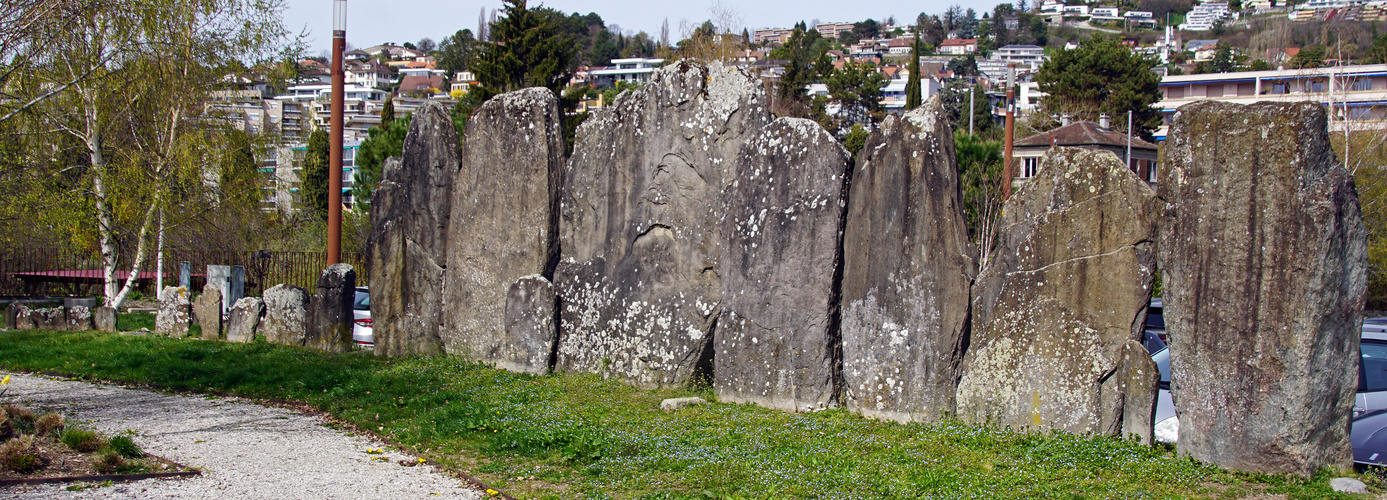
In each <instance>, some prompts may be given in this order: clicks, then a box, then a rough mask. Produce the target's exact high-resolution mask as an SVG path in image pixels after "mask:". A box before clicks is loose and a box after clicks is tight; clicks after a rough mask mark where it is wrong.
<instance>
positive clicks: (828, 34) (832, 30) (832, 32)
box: [814, 23, 852, 39]
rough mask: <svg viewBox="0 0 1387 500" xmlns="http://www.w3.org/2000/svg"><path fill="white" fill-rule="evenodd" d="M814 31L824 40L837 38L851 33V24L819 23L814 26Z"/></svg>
mask: <svg viewBox="0 0 1387 500" xmlns="http://www.w3.org/2000/svg"><path fill="white" fill-rule="evenodd" d="M814 31H818V32H819V35H820V36H823V37H824V38H829V39H834V38H838V36H839V35H842V34H843V33H848V32H851V31H852V23H819V24H815V25H814Z"/></svg>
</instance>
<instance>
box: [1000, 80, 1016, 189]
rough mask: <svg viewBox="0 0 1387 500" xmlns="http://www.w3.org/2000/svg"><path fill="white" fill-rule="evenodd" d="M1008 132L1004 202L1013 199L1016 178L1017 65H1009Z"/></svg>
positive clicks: (1003, 168) (1003, 171) (1004, 159)
mask: <svg viewBox="0 0 1387 500" xmlns="http://www.w3.org/2000/svg"><path fill="white" fill-rule="evenodd" d="M1006 102H1007V131H1006V151H1005V154H1003V155H1002V156H1003V157H1002V162H1003V163H1002V201H1003V202H1005V201H1006V200H1007V199H1008V198H1011V179H1012V178H1014V177H1016V166H1015V165H1012V162H1011V160H1012V158H1011V144H1012V143H1013V142H1015V141H1014V139H1015V135H1014V134H1015V133H1016V63H1010V64H1007V101H1006Z"/></svg>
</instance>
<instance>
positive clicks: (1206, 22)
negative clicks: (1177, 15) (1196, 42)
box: [1180, 0, 1233, 31]
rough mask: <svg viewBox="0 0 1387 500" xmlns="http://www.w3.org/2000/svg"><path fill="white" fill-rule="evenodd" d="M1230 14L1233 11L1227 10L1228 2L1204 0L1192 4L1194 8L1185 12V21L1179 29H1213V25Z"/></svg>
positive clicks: (1230, 15) (1231, 14)
mask: <svg viewBox="0 0 1387 500" xmlns="http://www.w3.org/2000/svg"><path fill="white" fill-rule="evenodd" d="M1232 16H1233V12H1232V11H1230V10H1228V2H1226V1H1220V2H1216V1H1212V0H1206V1H1205V2H1202V3H1200V4H1199V5H1196V6H1194V9H1192V10H1190V11H1189V12H1188V13H1186V14H1185V22H1183V23H1181V24H1180V29H1181V30H1185V31H1209V30H1212V29H1214V25H1216V24H1218V23H1220V22H1222V21H1224V20H1227V19H1229V18H1231V17H1232Z"/></svg>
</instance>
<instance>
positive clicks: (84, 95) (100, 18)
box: [0, 0, 293, 307]
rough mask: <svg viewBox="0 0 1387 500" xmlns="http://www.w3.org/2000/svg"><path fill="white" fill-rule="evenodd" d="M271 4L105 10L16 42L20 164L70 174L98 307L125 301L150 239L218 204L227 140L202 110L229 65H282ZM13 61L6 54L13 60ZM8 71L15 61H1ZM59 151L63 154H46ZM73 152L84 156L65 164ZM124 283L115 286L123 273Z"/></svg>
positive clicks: (171, 2) (128, 2)
mask: <svg viewBox="0 0 1387 500" xmlns="http://www.w3.org/2000/svg"><path fill="white" fill-rule="evenodd" d="M282 10H283V4H282V3H281V2H280V1H279V0H124V1H122V2H119V3H116V2H111V3H106V2H102V3H99V4H96V6H95V7H93V8H91V9H89V10H85V11H82V12H80V13H79V14H76V15H73V16H71V17H70V18H68V19H66V22H65V23H64V24H63V25H62V26H60V27H55V28H53V29H47V30H39V31H38V32H37V33H33V34H30V35H26V36H28V38H24V39H23V42H22V43H20V44H19V45H18V47H22V50H23V51H24V53H23V61H24V62H23V65H22V66H20V67H16V66H7V67H6V69H7V70H10V71H12V72H10V73H9V74H8V76H7V78H8V81H6V82H5V83H6V85H5V88H6V89H7V90H6V91H7V92H9V93H10V94H11V97H12V98H14V99H15V101H12V102H33V103H35V104H33V105H31V106H29V107H28V108H25V109H22V110H17V111H20V112H21V114H17V115H15V117H20V116H22V120H23V121H24V122H25V123H23V124H22V125H20V128H21V130H20V133H22V134H31V135H29V136H27V138H26V140H30V141H31V142H30V144H31V145H32V146H33V147H32V148H30V149H28V150H27V151H26V152H25V153H24V154H25V156H26V161H29V162H30V163H31V164H33V165H37V166H42V168H52V169H53V170H54V172H62V173H63V175H68V176H72V178H73V179H74V182H73V183H72V185H71V186H70V190H68V191H63V192H55V193H52V194H53V195H54V196H55V197H68V196H71V197H75V198H76V199H75V203H73V204H72V205H70V206H69V207H70V208H72V209H73V210H76V211H78V212H77V213H74V214H73V215H72V217H70V218H68V219H67V220H66V221H65V223H66V224H71V226H69V227H67V228H55V229H57V230H60V231H61V230H67V231H71V232H72V233H74V234H80V233H91V234H92V235H93V237H92V239H93V240H95V244H94V245H93V246H95V247H96V248H97V250H98V251H99V253H100V260H101V263H102V271H103V273H104V276H105V286H104V287H103V295H104V297H105V302H106V305H108V306H111V307H119V306H120V305H121V304H122V303H123V302H124V301H125V298H126V297H127V296H128V295H129V293H130V291H131V290H133V288H134V286H135V284H136V282H137V280H136V279H135V278H136V277H137V276H138V273H139V271H141V269H140V267H141V263H142V262H143V261H144V257H145V256H146V255H147V254H149V253H150V244H151V240H153V235H155V234H158V233H160V232H162V230H163V225H164V221H170V223H172V224H178V223H179V222H180V221H184V220H187V218H188V217H191V216H192V214H193V213H195V212H196V211H198V210H206V209H208V207H209V206H211V207H215V206H217V205H218V204H220V203H221V200H222V199H224V198H225V197H223V196H220V195H219V194H218V193H217V192H216V191H217V189H216V184H217V182H215V179H217V178H218V175H216V172H217V169H218V168H219V165H220V161H219V160H218V159H219V158H222V157H224V156H226V155H227V154H228V153H227V148H228V147H230V145H231V144H233V143H234V142H235V141H228V140H226V138H225V137H224V133H225V131H223V130H220V127H219V125H218V122H217V120H215V119H213V117H212V116H211V115H210V113H213V112H214V110H213V108H210V107H208V106H207V103H209V102H210V100H211V92H212V91H214V90H216V89H218V88H219V87H220V82H221V81H222V80H221V78H222V77H223V76H224V74H225V69H226V68H229V67H233V66H235V65H236V62H237V61H241V60H247V61H264V60H270V59H284V58H286V57H288V56H286V54H287V52H277V51H278V50H280V49H291V48H293V47H292V46H290V44H289V43H288V42H289V38H288V32H287V30H286V29H285V28H284V26H283V21H282V18H281V16H280V13H281V11H282ZM10 50H14V49H10ZM0 55H3V56H4V57H3V59H4V60H6V61H14V60H15V59H14V54H13V53H6V54H0ZM55 145H65V147H71V148H72V149H67V150H65V151H64V152H63V154H58V155H55V154H53V153H54V151H55V149H54V146H55ZM74 151H80V154H70V153H72V152H74ZM122 266H124V269H128V270H129V271H130V272H131V273H130V278H128V279H126V280H125V281H124V283H123V284H122V283H120V282H119V281H118V280H117V278H116V276H117V275H116V271H117V269H118V268H121V267H122Z"/></svg>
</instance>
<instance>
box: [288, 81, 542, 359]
mask: <svg viewBox="0 0 1387 500" xmlns="http://www.w3.org/2000/svg"><path fill="white" fill-rule="evenodd" d="M461 157H462V153H461V151H460V149H459V142H458V137H457V130H456V129H455V128H453V121H452V118H451V117H449V115H448V111H447V110H445V109H444V108H443V106H442V105H440V104H438V103H436V102H427V103H425V104H424V105H423V106H420V107H419V109H418V110H417V111H415V112H414V118H413V120H412V121H410V125H409V132H408V133H407V135H406V136H405V143H404V156H403V158H402V159H399V160H397V159H394V158H391V159H388V160H386V162H385V165H384V166H383V167H382V173H381V183H380V185H379V186H378V187H377V188H376V191H375V194H374V195H373V197H372V198H371V223H372V229H371V236H370V238H369V239H368V241H367V245H366V253H367V261H368V262H369V263H370V265H368V266H367V269H369V270H370V272H371V275H370V278H369V283H370V285H369V286H370V289H371V319H372V324H373V330H374V335H375V343H376V345H375V353H376V354H378V355H381V356H403V355H410V354H424V355H429V354H439V353H442V352H443V343H442V340H441V339H440V337H439V331H438V330H439V325H440V324H441V323H442V300H441V298H442V291H443V266H444V265H445V263H446V259H447V246H448V245H447V229H448V219H449V217H450V215H451V211H452V208H451V206H452V200H451V198H452V186H453V178H454V176H455V175H457V172H458V168H459V165H460V163H461ZM498 175H499V174H498ZM504 177H507V178H510V177H509V176H504ZM511 179H512V180H513V181H515V182H527V180H524V179H514V178H511ZM267 307H268V305H267Z"/></svg>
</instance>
